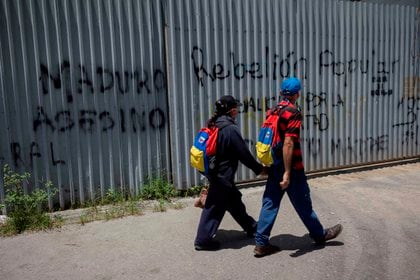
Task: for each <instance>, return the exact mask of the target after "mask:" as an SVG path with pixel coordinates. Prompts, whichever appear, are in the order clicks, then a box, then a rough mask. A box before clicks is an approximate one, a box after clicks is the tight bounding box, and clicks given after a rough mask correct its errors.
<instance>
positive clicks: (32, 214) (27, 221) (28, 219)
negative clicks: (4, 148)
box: [0, 164, 63, 236]
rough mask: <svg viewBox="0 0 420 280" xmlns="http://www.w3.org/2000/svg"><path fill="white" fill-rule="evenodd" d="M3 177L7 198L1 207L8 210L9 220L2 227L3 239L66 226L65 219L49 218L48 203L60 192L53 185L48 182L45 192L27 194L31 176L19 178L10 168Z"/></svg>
mask: <svg viewBox="0 0 420 280" xmlns="http://www.w3.org/2000/svg"><path fill="white" fill-rule="evenodd" d="M3 174H4V175H3V181H4V188H5V198H4V204H2V205H0V207H5V208H6V211H7V213H8V217H7V220H6V222H5V224H4V225H3V226H1V227H0V234H1V235H4V236H9V235H14V234H19V233H22V232H24V231H27V230H45V229H51V228H54V227H60V226H61V225H62V222H63V221H62V218H60V217H58V216H57V217H56V216H51V215H49V214H48V207H47V203H48V200H49V199H50V198H51V197H52V196H54V195H55V193H56V192H57V190H56V189H54V188H53V185H52V182H50V181H47V182H46V183H45V184H44V189H36V190H34V191H32V192H31V193H25V190H24V188H23V184H24V183H27V182H28V180H29V178H30V174H29V173H26V172H25V173H23V174H19V173H17V172H14V171H13V170H12V169H11V168H10V167H9V166H8V165H7V164H6V165H5V166H4V167H3Z"/></svg>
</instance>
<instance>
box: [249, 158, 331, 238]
mask: <svg viewBox="0 0 420 280" xmlns="http://www.w3.org/2000/svg"><path fill="white" fill-rule="evenodd" d="M283 173H284V167H283V165H282V164H280V165H275V166H272V167H271V168H270V171H269V174H268V179H267V184H266V186H265V191H264V195H263V200H262V208H261V212H260V218H259V220H258V227H257V232H256V235H255V243H256V245H258V246H264V245H267V244H268V240H269V237H270V233H271V230H272V228H273V225H274V221H275V220H276V217H277V213H278V212H279V207H280V202H281V199H282V198H283V195H284V193H285V192H287V195H288V196H289V199H290V201H291V203H292V205H293V207H294V208H295V210H296V212H297V214H298V215H299V217H300V219H301V220H302V222H303V223H304V224H305V226H306V228H307V229H308V231H309V234H310V236H311V237H312V238H313V239H314V240H317V239H322V238H324V235H325V231H324V228H323V227H322V225H321V223H320V221H319V220H318V217H317V215H316V213H315V211H314V210H313V209H312V201H311V196H310V191H309V186H308V182H307V179H306V175H305V171H304V170H301V171H296V170H292V171H291V176H290V184H289V187H288V188H286V190H282V189H281V188H280V185H279V183H280V182H281V180H282V179H283Z"/></svg>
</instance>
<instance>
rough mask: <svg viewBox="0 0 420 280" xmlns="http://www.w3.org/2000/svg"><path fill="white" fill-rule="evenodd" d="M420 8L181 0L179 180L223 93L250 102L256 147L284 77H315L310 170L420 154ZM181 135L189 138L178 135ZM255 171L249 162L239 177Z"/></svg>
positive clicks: (176, 45) (173, 25) (310, 97)
mask: <svg viewBox="0 0 420 280" xmlns="http://www.w3.org/2000/svg"><path fill="white" fill-rule="evenodd" d="M419 18H420V14H419V10H417V11H416V8H414V7H409V6H400V5H380V4H371V3H355V2H351V1H328V0H326V1H323V0H317V1H312V0H298V1H288V0H271V1H270V0H263V1H257V0H245V1H239V0H220V1H205V0H194V1H193V0H190V1H188V0H185V1H171V2H169V18H168V21H169V24H168V25H169V32H168V34H169V36H168V38H169V39H168V40H169V53H168V57H169V61H170V68H169V71H170V73H171V75H170V82H169V92H170V93H171V94H170V96H169V99H170V101H169V104H170V110H171V113H170V115H171V117H172V118H174V120H175V121H174V122H173V123H171V136H172V146H175V147H178V148H177V152H176V153H174V154H173V157H172V162H173V167H174V173H175V174H177V176H175V180H177V184H178V185H179V186H190V185H194V184H200V183H202V180H203V178H202V177H200V176H199V175H198V174H197V173H196V172H194V171H193V170H192V169H191V168H190V167H189V157H188V149H189V147H190V145H191V144H192V140H193V138H194V134H195V133H196V131H198V129H199V128H200V127H201V126H203V125H204V124H205V122H206V120H207V119H208V118H209V117H210V116H211V114H212V112H213V104H214V102H215V101H216V100H217V98H219V97H220V96H222V95H224V94H232V95H234V96H235V97H236V98H237V99H239V100H240V101H241V102H242V103H243V104H244V105H243V106H242V108H241V114H240V116H239V118H238V125H239V127H240V129H241V131H242V133H243V136H244V138H245V139H246V141H247V142H248V143H249V147H250V149H251V151H253V152H254V151H255V141H256V137H257V134H258V129H259V126H260V124H261V123H262V120H263V118H264V115H265V112H266V109H267V107H270V106H273V105H274V104H275V103H276V102H277V100H278V93H279V88H280V84H281V82H282V80H283V79H284V78H286V77H289V76H297V77H299V78H300V79H301V80H302V81H303V85H304V88H303V90H302V92H301V97H300V100H299V103H300V105H301V108H302V112H303V116H304V121H303V130H302V135H301V143H302V145H303V150H304V151H303V152H304V160H305V167H306V170H307V171H315V170H325V169H330V168H340V167H346V166H351V165H356V164H367V163H371V162H380V161H387V160H393V159H400V158H406V157H416V156H419V154H420V148H419V145H418V142H419V121H418V117H417V116H418V113H419V99H420V93H419V90H420V89H419V88H420V87H419V76H420V71H419V67H420V66H419V65H420V57H419V56H420V40H419V30H420V19H419ZM177 132H180V133H177ZM254 178H255V175H254V174H252V172H251V171H249V170H248V169H246V168H245V167H243V166H242V167H241V168H240V170H239V172H238V176H237V179H238V180H239V181H245V180H252V179H254Z"/></svg>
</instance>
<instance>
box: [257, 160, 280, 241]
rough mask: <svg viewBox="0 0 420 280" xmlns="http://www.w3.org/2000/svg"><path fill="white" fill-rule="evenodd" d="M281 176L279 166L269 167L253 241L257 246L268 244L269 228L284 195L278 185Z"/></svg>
mask: <svg viewBox="0 0 420 280" xmlns="http://www.w3.org/2000/svg"><path fill="white" fill-rule="evenodd" d="M282 176H283V172H281V167H279V166H272V167H271V168H270V171H269V174H268V179H267V184H266V186H265V191H264V195H263V199H262V208H261V212H260V217H259V219H258V227H257V232H256V234H255V243H256V245H257V246H266V245H268V244H269V242H268V241H269V238H270V234H271V230H272V228H273V225H274V221H275V220H276V217H277V214H278V211H279V207H280V201H281V199H282V197H283V195H284V191H283V190H281V188H280V186H279V183H280V179H281V177H282Z"/></svg>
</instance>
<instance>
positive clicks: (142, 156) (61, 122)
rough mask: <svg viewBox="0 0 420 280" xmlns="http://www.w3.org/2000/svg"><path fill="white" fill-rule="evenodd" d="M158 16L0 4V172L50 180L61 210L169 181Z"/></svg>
mask: <svg viewBox="0 0 420 280" xmlns="http://www.w3.org/2000/svg"><path fill="white" fill-rule="evenodd" d="M162 13H163V6H162V3H161V2H160V1H153V0H150V1H111V0H109V1H84V0H75V1H74V0H67V1H49V0H48V1H47V0H40V1H22V0H19V1H8V0H2V1H1V2H0V21H1V23H0V26H1V33H0V36H1V37H0V38H1V41H0V52H1V54H0V59H1V63H0V67H1V69H0V71H1V76H0V88H1V95H0V96H1V97H0V98H1V110H0V115H1V120H0V131H1V147H0V158H1V159H2V161H1V163H2V164H3V163H9V164H10V165H11V166H12V167H13V168H14V169H18V170H27V171H29V172H30V173H31V174H32V184H33V185H35V186H39V185H40V184H41V182H42V181H46V180H52V181H53V182H54V184H55V185H56V186H58V187H59V191H60V193H59V201H60V206H61V207H65V205H66V204H67V203H69V202H70V203H71V204H76V203H78V202H82V203H83V202H84V201H85V200H87V199H90V198H94V197H98V196H101V195H104V193H105V191H106V190H107V189H108V188H122V187H123V186H124V187H125V186H129V189H130V191H131V192H132V193H136V192H137V191H138V189H137V188H136V186H139V185H141V184H142V182H143V181H144V179H145V178H146V177H147V176H154V175H155V172H160V174H163V173H164V172H165V174H167V175H165V176H169V175H170V173H169V172H168V171H169V170H170V168H169V167H170V160H169V157H168V155H169V154H170V151H169V141H168V137H169V136H168V132H169V126H168V115H167V111H168V110H167V106H168V104H167V98H166V96H167V87H166V69H165V59H164V48H163V45H164V44H163V41H164V34H163V23H164V21H163V19H164V16H163V14H162ZM168 178H169V177H168Z"/></svg>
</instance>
